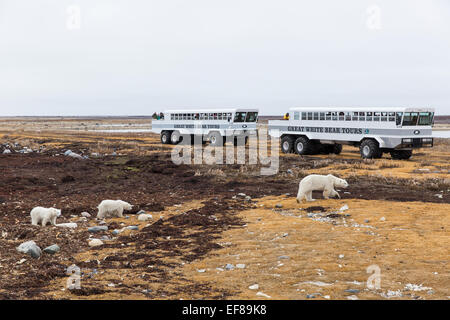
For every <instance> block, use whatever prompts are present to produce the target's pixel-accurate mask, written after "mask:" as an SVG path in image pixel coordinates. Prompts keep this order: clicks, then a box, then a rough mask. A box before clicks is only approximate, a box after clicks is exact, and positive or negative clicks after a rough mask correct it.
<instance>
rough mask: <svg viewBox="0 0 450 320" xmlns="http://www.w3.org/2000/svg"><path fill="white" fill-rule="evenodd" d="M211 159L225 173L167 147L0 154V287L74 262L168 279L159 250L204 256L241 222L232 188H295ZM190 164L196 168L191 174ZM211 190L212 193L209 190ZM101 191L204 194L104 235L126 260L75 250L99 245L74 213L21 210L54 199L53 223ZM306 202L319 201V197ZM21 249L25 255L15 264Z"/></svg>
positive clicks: (398, 192)
mask: <svg viewBox="0 0 450 320" xmlns="http://www.w3.org/2000/svg"><path fill="white" fill-rule="evenodd" d="M70 147H71V149H72V150H73V151H75V152H82V151H84V150H88V148H87V147H86V146H84V145H83V144H78V145H71V146H70ZM60 151H61V150H59V152H60ZM54 152H56V151H54ZM314 161H316V162H314ZM317 161H319V160H317V159H314V158H308V157H304V159H297V158H295V159H294V158H286V159H285V158H283V159H281V161H280V164H281V168H280V172H286V170H287V169H289V168H292V167H299V168H301V167H305V168H314V167H320V166H322V165H326V163H325V162H317ZM130 167H132V168H133V170H130ZM218 168H220V170H222V171H223V172H224V175H223V176H211V175H207V171H208V170H209V169H211V167H209V166H188V165H180V166H176V165H175V164H173V163H172V161H171V158H170V153H169V152H168V153H159V154H153V155H151V156H145V157H143V156H142V157H138V156H127V157H125V156H123V157H113V156H109V157H104V158H99V159H90V160H77V159H73V158H70V157H66V156H62V155H60V156H54V154H53V153H50V154H47V153H41V154H36V153H30V154H9V155H0V173H1V179H0V195H1V196H0V203H1V205H0V222H1V224H0V225H1V231H2V232H3V238H0V258H1V260H2V261H1V264H2V266H3V270H8V271H9V272H5V273H3V274H0V288H2V289H5V290H8V293H2V296H1V297H2V298H4V299H10V298H11V299H24V298H27V299H28V298H31V299H32V298H43V297H45V292H46V291H45V290H46V289H45V286H46V285H47V284H48V283H49V281H51V280H52V279H54V278H57V277H64V276H66V275H65V266H68V265H70V264H72V263H75V264H77V265H78V266H79V267H80V268H99V269H101V268H105V269H129V270H135V269H136V268H138V269H139V270H140V269H145V272H143V273H144V275H143V277H144V279H148V280H149V281H155V282H158V283H161V284H163V283H164V281H168V280H170V277H171V276H173V270H176V268H177V267H178V264H177V263H173V262H168V261H167V257H174V258H177V260H178V261H184V262H186V263H188V262H190V261H194V260H197V259H202V258H203V257H205V255H208V254H211V253H212V252H214V250H216V249H219V248H221V246H220V245H219V244H218V243H217V242H218V239H219V238H220V236H221V233H222V232H223V231H224V230H227V229H229V228H240V227H241V226H242V225H243V224H244V222H243V221H241V220H240V219H238V218H237V215H236V214H237V213H238V212H239V211H241V210H244V209H245V208H248V207H250V206H252V204H251V203H249V202H245V201H243V199H236V200H234V199H232V196H234V195H236V194H237V193H241V192H242V193H245V194H246V195H249V196H251V197H252V198H259V197H263V196H265V195H281V194H285V193H290V194H291V195H292V196H294V195H295V193H296V192H297V189H298V182H299V179H292V178H290V177H287V176H286V175H280V174H279V175H276V176H261V175H258V174H257V172H258V171H257V170H259V169H258V168H257V167H255V168H252V170H247V172H248V173H247V174H241V173H240V169H241V168H242V166H240V165H233V166H228V165H223V166H218ZM196 171H200V173H201V174H200V175H195V172H196ZM348 182H349V184H350V185H349V187H348V188H347V189H345V190H340V191H339V192H340V194H341V197H342V198H343V199H349V198H357V199H377V200H393V201H424V202H436V203H450V197H449V194H448V192H447V191H444V193H443V197H442V199H441V198H438V197H436V196H435V194H436V193H437V191H436V190H437V189H439V188H441V187H445V186H444V185H439V182H433V181H426V182H423V184H422V185H412V184H410V183H409V182H408V181H406V180H401V179H384V178H375V177H358V178H352V179H349V180H348ZM444 190H447V189H444ZM344 191H347V192H349V193H344ZM314 197H315V198H316V199H320V198H321V197H322V195H321V192H320V193H318V192H316V193H314ZM211 198H213V199H214V200H209V199H211ZM105 199H121V200H124V201H127V202H129V203H131V204H133V205H134V207H133V210H132V211H131V212H128V213H127V212H125V214H130V213H131V214H134V213H137V212H138V211H139V210H146V211H150V212H152V211H162V210H164V207H166V206H173V205H175V204H183V203H184V202H187V201H190V200H193V199H204V200H205V202H204V207H203V208H200V209H195V210H190V211H188V212H186V213H184V214H180V215H177V216H172V217H171V218H168V219H167V220H160V221H156V222H154V223H153V224H151V225H150V226H148V227H146V228H143V229H142V230H140V231H139V232H136V233H133V234H130V235H128V236H120V237H119V238H118V240H117V241H116V242H114V243H106V244H105V245H104V247H106V248H122V247H123V245H128V244H129V243H132V244H133V245H135V246H136V248H137V251H136V252H135V253H134V256H133V257H134V258H135V259H134V260H130V257H129V254H125V253H123V252H121V250H117V252H116V253H114V254H111V256H110V257H107V259H105V260H104V261H101V264H100V266H98V264H97V263H96V262H92V261H91V262H84V261H83V262H81V261H75V260H74V259H73V256H74V255H75V254H76V253H77V252H79V251H84V250H92V251H93V252H95V251H96V250H98V249H90V248H89V247H88V245H87V239H88V238H89V233H88V232H87V231H86V230H87V225H85V224H83V223H82V222H80V223H78V222H77V223H78V224H79V227H78V229H76V230H71V229H66V228H64V229H63V228H57V227H51V226H47V227H45V228H41V227H35V226H31V225H30V216H29V212H30V210H31V209H32V208H33V207H36V206H43V207H56V208H60V209H62V217H60V218H58V223H61V222H68V221H69V220H68V218H69V217H70V215H79V214H80V213H81V212H83V211H87V212H89V213H91V214H94V215H95V213H96V211H97V209H96V208H97V206H98V204H99V203H100V202H101V201H102V200H105ZM310 208H314V207H310ZM309 210H311V211H308V209H307V211H308V212H314V211H313V210H317V211H315V212H325V211H326V209H325V208H321V207H320V208H318V207H317V208H315V209H309ZM322 210H323V211H322ZM114 228H119V226H118V225H112V224H111V225H110V230H109V231H108V232H107V233H105V234H109V232H110V231H111V230H112V229H114ZM28 240H34V241H35V242H36V243H37V244H38V245H39V246H40V247H41V248H45V247H46V246H49V245H52V244H58V245H59V246H60V247H61V251H60V252H58V253H57V254H55V255H48V254H45V253H43V255H42V257H41V258H40V259H32V258H31V257H29V256H26V255H23V254H20V253H18V252H17V251H16V249H15V247H16V246H18V245H19V244H20V243H22V242H25V241H28ZM22 258H25V259H27V261H25V262H23V263H21V264H18V263H17V262H18V261H20V260H21V259H22ZM149 265H150V266H153V268H149V267H148V266H149ZM169 271H172V275H170V273H169ZM87 285H88V286H87V289H86V290H87V291H82V292H81V293H80V294H82V295H90V294H97V293H93V292H94V291H92V292H91V291H90V289H89V283H87ZM192 285H193V287H189V288H195V285H196V284H192ZM203 288H207V287H203ZM123 290H128V289H127V288H123ZM130 290H131V289H130ZM176 290H180V292H181V291H182V290H190V289H183V288H182V287H176V289H174V290H172V291H170V290H166V291H167V292H166V294H167V295H168V296H171V295H173V296H174V295H176ZM205 290H206V289H205ZM210 290H212V291H211V292H210V294H207V295H206V296H208V297H215V296H216V295H220V296H223V295H226V294H227V293H223V292H221V293H220V292H219V289H215V291H214V290H213V289H210ZM169 291H170V292H169ZM152 294H153V295H155V294H157V293H156V292H154V293H152Z"/></svg>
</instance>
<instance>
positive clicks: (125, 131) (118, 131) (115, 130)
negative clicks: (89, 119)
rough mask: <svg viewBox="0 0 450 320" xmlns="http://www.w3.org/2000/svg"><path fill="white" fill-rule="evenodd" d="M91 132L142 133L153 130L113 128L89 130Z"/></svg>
mask: <svg viewBox="0 0 450 320" xmlns="http://www.w3.org/2000/svg"><path fill="white" fill-rule="evenodd" d="M88 131H90V132H103V133H105V132H106V133H108V132H109V133H142V132H152V131H151V130H150V129H111V130H88Z"/></svg>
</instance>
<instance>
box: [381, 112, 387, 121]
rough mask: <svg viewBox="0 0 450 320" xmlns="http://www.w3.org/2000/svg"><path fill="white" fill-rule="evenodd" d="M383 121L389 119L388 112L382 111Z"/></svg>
mask: <svg viewBox="0 0 450 320" xmlns="http://www.w3.org/2000/svg"><path fill="white" fill-rule="evenodd" d="M381 121H387V112H382V113H381Z"/></svg>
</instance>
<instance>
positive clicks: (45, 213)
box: [30, 207, 61, 227]
mask: <svg viewBox="0 0 450 320" xmlns="http://www.w3.org/2000/svg"><path fill="white" fill-rule="evenodd" d="M60 215H61V210H60V209H55V208H43V207H36V208H34V209H33V210H31V212H30V216H31V224H32V225H34V226H37V225H38V223H41V224H42V226H43V227H45V226H46V224H47V223H49V222H50V223H51V224H52V225H56V218H57V217H59V216H60Z"/></svg>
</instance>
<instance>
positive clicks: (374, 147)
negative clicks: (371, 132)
mask: <svg viewBox="0 0 450 320" xmlns="http://www.w3.org/2000/svg"><path fill="white" fill-rule="evenodd" d="M359 152H360V153H361V157H362V158H363V159H378V158H381V156H382V155H383V152H382V151H381V150H380V147H379V146H378V142H376V141H375V140H372V139H367V140H364V141H363V142H362V143H361V145H360V146H359Z"/></svg>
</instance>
